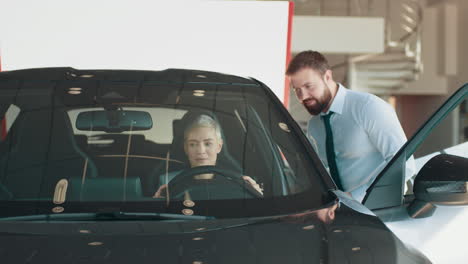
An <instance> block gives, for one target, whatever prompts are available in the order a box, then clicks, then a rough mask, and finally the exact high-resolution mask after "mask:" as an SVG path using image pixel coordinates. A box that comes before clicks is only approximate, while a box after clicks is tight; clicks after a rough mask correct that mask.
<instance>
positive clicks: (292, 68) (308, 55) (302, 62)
mask: <svg viewBox="0 0 468 264" xmlns="http://www.w3.org/2000/svg"><path fill="white" fill-rule="evenodd" d="M304 68H311V69H312V70H315V71H318V72H319V73H321V74H322V75H323V74H325V72H326V71H327V70H329V69H330V66H329V65H328V60H327V59H326V58H325V57H324V56H323V55H322V54H321V53H320V52H317V51H313V50H306V51H302V52H300V53H299V54H297V55H296V56H295V57H294V58H293V59H292V60H291V62H290V63H289V66H288V68H287V70H286V75H292V74H295V73H296V72H298V71H300V70H302V69H304Z"/></svg>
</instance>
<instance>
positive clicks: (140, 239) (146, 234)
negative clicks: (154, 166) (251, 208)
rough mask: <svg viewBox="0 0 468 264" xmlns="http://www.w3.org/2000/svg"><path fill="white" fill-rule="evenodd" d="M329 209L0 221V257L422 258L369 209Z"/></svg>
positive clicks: (153, 260) (109, 259) (128, 259)
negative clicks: (252, 215)
mask: <svg viewBox="0 0 468 264" xmlns="http://www.w3.org/2000/svg"><path fill="white" fill-rule="evenodd" d="M328 209H330V208H324V209H321V210H322V211H320V210H318V211H310V212H305V213H301V214H295V215H289V216H282V217H272V218H261V219H260V218H258V219H226V220H205V221H113V222H108V221H99V222H91V221H88V222H0V258H1V259H2V263H48V264H50V263H112V264H117V263H135V264H139V263H270V264H271V263H375V260H376V259H377V260H379V262H380V263H425V262H422V261H421V260H422V259H424V257H423V256H418V254H417V253H416V254H414V252H410V251H409V250H408V249H407V248H406V247H404V246H403V245H402V244H401V243H400V242H399V240H398V239H397V238H396V237H394V235H393V234H392V233H391V232H390V231H389V230H388V229H387V228H386V227H385V226H384V225H383V224H382V223H381V222H380V221H379V220H378V219H377V218H376V217H375V216H372V215H366V214H362V213H358V212H356V211H355V210H352V209H350V208H348V207H346V206H344V205H342V206H341V208H338V209H336V210H335V212H333V214H334V216H333V217H332V218H329V219H326V217H324V216H326V215H327V213H329V211H328ZM323 210H325V212H326V214H323V212H324V211H323ZM329 215H330V214H329ZM408 259H409V260H411V261H409V262H408ZM413 260H414V261H413Z"/></svg>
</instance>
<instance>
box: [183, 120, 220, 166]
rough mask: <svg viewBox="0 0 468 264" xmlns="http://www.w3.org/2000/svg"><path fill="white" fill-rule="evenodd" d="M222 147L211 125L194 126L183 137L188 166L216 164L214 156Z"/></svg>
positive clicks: (215, 156)
mask: <svg viewBox="0 0 468 264" xmlns="http://www.w3.org/2000/svg"><path fill="white" fill-rule="evenodd" d="M222 147H223V141H222V140H221V139H218V137H217V136H216V131H215V129H214V128H212V127H194V128H192V129H191V130H190V131H189V132H188V133H187V136H186V138H185V142H184V150H185V154H187V157H188V160H189V162H190V167H198V166H207V165H211V166H214V165H216V158H217V156H218V153H219V152H220V151H221V148H222Z"/></svg>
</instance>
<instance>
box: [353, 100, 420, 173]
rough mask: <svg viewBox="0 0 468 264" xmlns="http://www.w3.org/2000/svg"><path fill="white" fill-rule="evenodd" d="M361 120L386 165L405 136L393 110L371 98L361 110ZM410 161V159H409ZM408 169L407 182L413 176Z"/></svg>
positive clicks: (386, 104)
mask: <svg viewBox="0 0 468 264" xmlns="http://www.w3.org/2000/svg"><path fill="white" fill-rule="evenodd" d="M362 111H363V112H362V113H361V118H362V120H361V121H362V124H363V126H364V129H365V131H366V132H367V134H368V136H369V139H370V141H371V142H372V144H373V145H374V146H375V147H376V148H377V150H378V151H379V152H380V154H381V155H382V156H383V158H384V160H385V162H386V163H388V162H389V161H390V160H391V159H392V158H393V156H394V155H395V154H396V153H397V152H398V150H399V149H400V148H401V147H402V146H403V145H404V144H405V143H406V141H407V139H406V135H405V133H404V131H403V128H402V127H401V124H400V121H399V120H398V117H397V115H396V113H395V111H394V109H393V108H392V107H391V106H390V105H389V104H388V103H386V102H385V101H383V100H382V99H380V98H378V97H375V96H372V97H370V98H369V100H368V101H367V103H366V104H364V106H363V108H362ZM411 161H412V159H411ZM410 163H411V164H409V165H410V166H409V167H410V168H409V169H408V171H407V172H406V173H405V174H406V175H405V178H406V180H408V179H409V178H411V176H413V174H414V168H413V169H411V165H412V164H413V163H414V162H410Z"/></svg>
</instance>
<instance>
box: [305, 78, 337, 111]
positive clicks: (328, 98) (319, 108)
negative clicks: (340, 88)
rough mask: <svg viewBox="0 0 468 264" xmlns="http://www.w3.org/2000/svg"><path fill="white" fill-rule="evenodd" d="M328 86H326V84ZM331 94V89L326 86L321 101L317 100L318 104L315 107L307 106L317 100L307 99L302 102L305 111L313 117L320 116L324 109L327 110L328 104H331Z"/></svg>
mask: <svg viewBox="0 0 468 264" xmlns="http://www.w3.org/2000/svg"><path fill="white" fill-rule="evenodd" d="M325 85H326V84H325ZM331 97H332V96H331V92H330V89H329V88H328V86H325V90H324V92H323V95H322V97H320V98H319V99H317V100H316V101H317V103H316V104H314V105H307V103H306V102H307V101H309V100H315V99H312V98H308V99H305V100H304V101H302V104H303V105H304V107H305V109H306V110H307V111H308V112H309V113H310V114H311V115H318V114H320V113H321V112H322V111H323V110H324V109H326V108H327V106H328V104H329V103H330V101H331V99H332V98H331Z"/></svg>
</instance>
